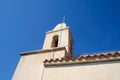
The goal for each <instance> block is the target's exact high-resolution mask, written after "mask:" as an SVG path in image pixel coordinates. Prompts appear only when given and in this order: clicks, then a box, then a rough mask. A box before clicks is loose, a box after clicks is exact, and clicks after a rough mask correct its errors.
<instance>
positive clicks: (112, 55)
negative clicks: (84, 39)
mask: <svg viewBox="0 0 120 80" xmlns="http://www.w3.org/2000/svg"><path fill="white" fill-rule="evenodd" d="M115 56H119V57H120V51H118V52H108V53H100V54H89V55H81V56H78V57H67V58H65V57H63V58H61V59H59V58H56V59H50V60H48V59H45V60H44V63H46V62H48V63H49V62H57V61H60V62H61V61H69V60H72V61H75V60H79V61H81V60H83V59H85V60H87V59H96V58H97V59H100V58H108V57H115Z"/></svg>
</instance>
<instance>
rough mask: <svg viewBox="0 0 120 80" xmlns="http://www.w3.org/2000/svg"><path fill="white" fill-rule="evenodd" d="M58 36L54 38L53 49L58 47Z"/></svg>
mask: <svg viewBox="0 0 120 80" xmlns="http://www.w3.org/2000/svg"><path fill="white" fill-rule="evenodd" d="M58 38H59V37H58V35H55V36H53V38H52V45H51V47H58Z"/></svg>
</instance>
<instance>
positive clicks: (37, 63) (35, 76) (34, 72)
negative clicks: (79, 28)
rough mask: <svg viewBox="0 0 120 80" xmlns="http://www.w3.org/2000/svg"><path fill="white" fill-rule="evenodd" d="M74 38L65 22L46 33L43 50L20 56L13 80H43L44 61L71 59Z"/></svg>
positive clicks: (24, 53)
mask: <svg viewBox="0 0 120 80" xmlns="http://www.w3.org/2000/svg"><path fill="white" fill-rule="evenodd" d="M73 44H74V43H73V38H72V34H71V31H70V28H69V27H67V26H66V24H65V23H64V22H62V23H60V24H58V25H57V26H55V28H54V29H53V30H51V31H48V32H46V37H45V41H44V45H43V48H42V49H41V50H35V51H30V52H23V53H21V54H20V60H19V63H18V65H17V68H16V70H15V72H14V75H13V77H12V80H42V77H43V74H44V65H43V61H44V60H45V59H56V58H63V57H70V56H72V54H73Z"/></svg>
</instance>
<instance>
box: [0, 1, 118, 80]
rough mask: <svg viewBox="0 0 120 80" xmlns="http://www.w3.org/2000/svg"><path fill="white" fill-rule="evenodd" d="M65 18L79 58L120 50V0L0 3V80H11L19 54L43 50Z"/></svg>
mask: <svg viewBox="0 0 120 80" xmlns="http://www.w3.org/2000/svg"><path fill="white" fill-rule="evenodd" d="M64 15H65V16H66V20H65V22H66V24H67V25H68V26H70V28H71V31H72V34H73V38H74V42H75V45H74V53H75V55H76V56H78V55H80V54H88V53H94V52H104V51H118V50H120V0H0V80H11V78H12V75H13V73H14V71H15V68H16V66H17V63H18V61H19V59H20V55H19V54H20V52H25V51H32V50H38V49H41V48H42V45H43V41H44V38H45V32H46V31H49V30H52V29H53V28H54V27H55V26H56V25H57V24H58V23H60V22H61V20H62V17H63V16H64Z"/></svg>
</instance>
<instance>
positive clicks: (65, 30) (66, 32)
mask: <svg viewBox="0 0 120 80" xmlns="http://www.w3.org/2000/svg"><path fill="white" fill-rule="evenodd" d="M73 45H74V42H73V38H72V34H71V31H70V28H69V27H68V26H67V25H66V23H64V22H62V23H60V24H58V25H56V26H55V28H54V29H53V30H51V31H48V32H46V37H45V40H44V45H43V50H44V49H55V48H61V47H65V49H66V55H67V56H72V54H73Z"/></svg>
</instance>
